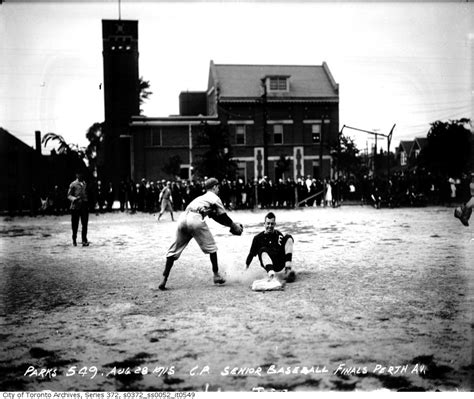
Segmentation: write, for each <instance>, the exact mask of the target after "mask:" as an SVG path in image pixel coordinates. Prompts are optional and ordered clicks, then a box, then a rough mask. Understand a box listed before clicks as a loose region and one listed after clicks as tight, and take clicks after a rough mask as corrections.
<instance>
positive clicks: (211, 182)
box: [204, 177, 219, 190]
mask: <svg viewBox="0 0 474 399" xmlns="http://www.w3.org/2000/svg"><path fill="white" fill-rule="evenodd" d="M218 184H219V180H217V179H216V178H215V177H210V178H209V179H207V180H206V181H205V182H204V188H205V189H206V190H209V189H211V188H212V187H214V186H217V185H218Z"/></svg>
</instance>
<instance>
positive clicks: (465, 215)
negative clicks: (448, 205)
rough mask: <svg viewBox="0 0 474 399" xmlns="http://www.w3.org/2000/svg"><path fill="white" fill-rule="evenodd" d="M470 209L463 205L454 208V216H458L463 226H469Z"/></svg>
mask: <svg viewBox="0 0 474 399" xmlns="http://www.w3.org/2000/svg"><path fill="white" fill-rule="evenodd" d="M471 213H472V209H471V208H466V207H465V206H464V205H463V206H458V207H457V208H456V209H455V210H454V217H456V218H458V219H459V220H460V221H461V223H462V224H463V225H464V226H469V222H468V221H469V218H470V216H471Z"/></svg>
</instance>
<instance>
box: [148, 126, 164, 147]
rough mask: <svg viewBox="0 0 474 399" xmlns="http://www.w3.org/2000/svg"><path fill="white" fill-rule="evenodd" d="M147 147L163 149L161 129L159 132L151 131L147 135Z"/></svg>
mask: <svg viewBox="0 0 474 399" xmlns="http://www.w3.org/2000/svg"><path fill="white" fill-rule="evenodd" d="M146 146H147V147H161V128H160V129H159V130H155V129H151V130H150V131H149V132H148V134H147V135H146Z"/></svg>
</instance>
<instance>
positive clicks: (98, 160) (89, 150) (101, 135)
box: [85, 122, 105, 174]
mask: <svg viewBox="0 0 474 399" xmlns="http://www.w3.org/2000/svg"><path fill="white" fill-rule="evenodd" d="M103 127H104V123H99V122H96V123H94V124H93V125H92V126H91V127H89V129H87V132H86V138H87V140H89V144H88V145H87V147H86V151H85V155H86V157H87V159H88V161H89V168H90V169H91V171H92V172H93V173H94V172H95V173H97V169H98V168H100V167H102V166H103V156H102V155H103V152H102V148H103V142H104V139H105V132H104V128H103ZM95 173H94V174H95Z"/></svg>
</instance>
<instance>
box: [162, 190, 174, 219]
mask: <svg viewBox="0 0 474 399" xmlns="http://www.w3.org/2000/svg"><path fill="white" fill-rule="evenodd" d="M158 202H159V203H160V208H161V209H160V213H159V215H158V221H159V220H160V219H161V216H163V213H165V211H169V212H170V214H171V220H173V221H174V218H173V197H172V196H171V182H169V181H167V182H166V186H164V187H163V190H161V192H160V196H159V198H158Z"/></svg>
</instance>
